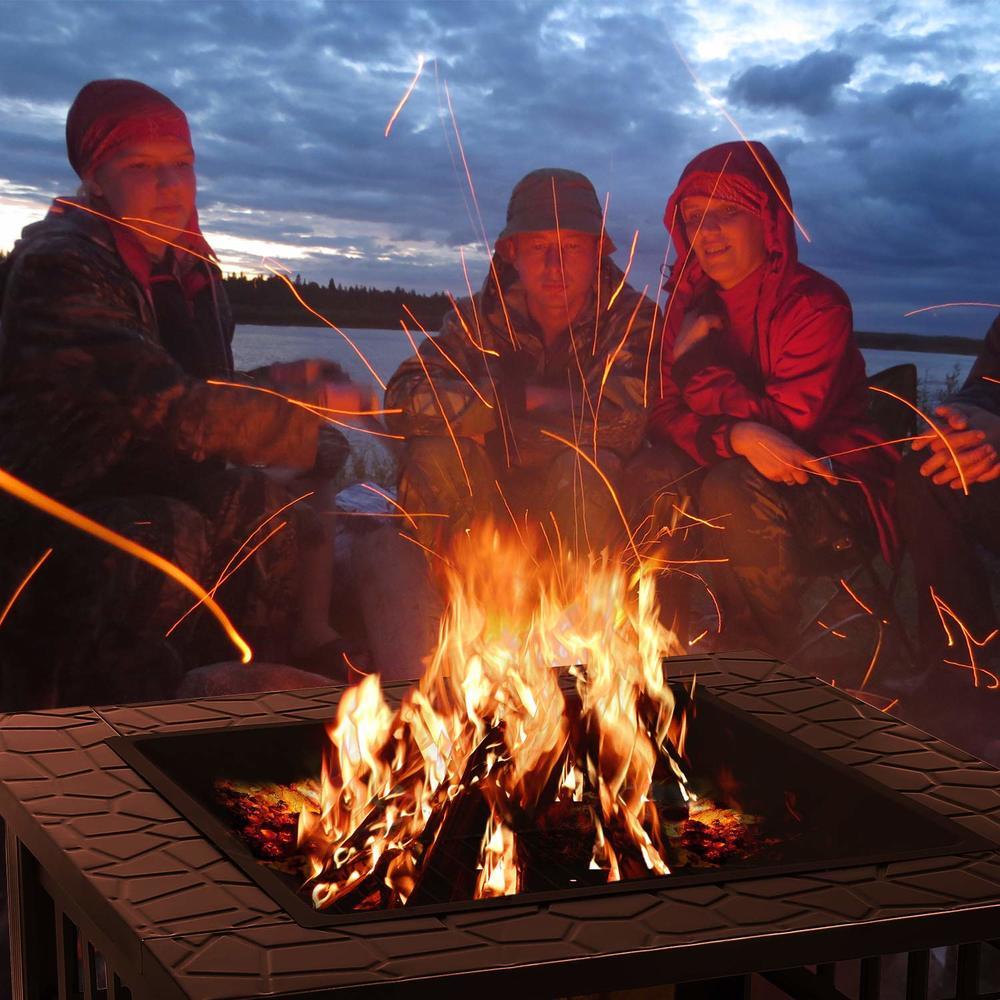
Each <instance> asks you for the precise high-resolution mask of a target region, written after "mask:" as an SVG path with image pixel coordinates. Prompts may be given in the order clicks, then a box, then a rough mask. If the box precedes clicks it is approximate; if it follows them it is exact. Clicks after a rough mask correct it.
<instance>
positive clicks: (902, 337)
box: [235, 310, 983, 356]
mask: <svg viewBox="0 0 1000 1000" xmlns="http://www.w3.org/2000/svg"><path fill="white" fill-rule="evenodd" d="M235 320H236V322H237V324H245V325H248V326H275V327H279V326H302V327H308V326H316V327H319V326H323V325H324V324H323V323H321V322H320V321H319V320H317V319H314V318H313V317H312V316H310V315H309V313H307V312H306V311H305V310H302V311H301V312H299V313H297V314H295V315H294V316H290V315H282V316H270V317H268V316H254V315H252V314H250V313H249V312H248V311H245V310H239V311H237V312H236V316H235ZM437 325H438V324H433V325H431V326H429V327H428V329H429V330H431V332H433V330H435V329H436V328H437ZM338 326H342V327H345V328H348V329H352V330H386V331H391V325H387V324H386V323H385V320H384V318H382V321H381V322H367V323H366V322H364V321H362V320H361V319H359V318H358V317H351V319H350V321H344V322H342V323H338ZM396 332H398V331H396ZM854 335H855V337H856V338H857V342H858V347H861V348H866V349H869V350H881V351H916V352H918V353H920V354H966V355H972V356H975V355H977V354H978V353H979V349H980V347H982V343H983V338H982V337H955V336H947V335H942V334H920V333H878V332H873V331H868V330H856V331H855V333H854Z"/></svg>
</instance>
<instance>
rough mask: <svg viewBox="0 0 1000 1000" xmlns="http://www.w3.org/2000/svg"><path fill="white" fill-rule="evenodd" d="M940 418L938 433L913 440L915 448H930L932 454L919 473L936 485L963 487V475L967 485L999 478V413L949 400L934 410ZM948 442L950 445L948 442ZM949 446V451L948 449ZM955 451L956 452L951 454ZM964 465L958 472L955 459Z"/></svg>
mask: <svg viewBox="0 0 1000 1000" xmlns="http://www.w3.org/2000/svg"><path fill="white" fill-rule="evenodd" d="M934 412H935V414H936V415H937V416H938V417H940V418H941V424H940V425H939V429H940V430H941V432H942V435H943V437H944V440H942V439H941V438H940V437H938V436H937V435H934V437H928V438H922V439H921V440H918V441H914V443H913V450H914V451H923V450H925V449H926V448H928V447H929V448H930V450H931V452H932V455H931V457H930V458H928V459H927V461H926V462H924V464H923V465H921V466H920V474H921V475H922V476H927V477H929V478H930V479H931V481H932V482H933V483H934V484H935V485H937V486H950V487H951V488H952V489H954V490H958V489H961V488H962V477H963V476H964V478H965V482H966V484H968V485H972V484H973V483H988V482H992V481H993V480H994V479H997V478H998V477H1000V460H998V457H997V453H998V449H1000V416H997V415H996V414H995V413H991V412H990V411H989V410H984V409H983V408H982V407H979V406H973V405H972V404H971V403H946V404H944V405H942V406H939V407H937V408H936V409H935V411H934ZM945 441H947V444H945ZM949 449H950V450H949ZM952 453H954V455H953V454H952ZM956 459H957V460H958V466H959V467H961V470H962V475H961V476H960V475H959V472H958V467H957V466H956V465H955V460H956Z"/></svg>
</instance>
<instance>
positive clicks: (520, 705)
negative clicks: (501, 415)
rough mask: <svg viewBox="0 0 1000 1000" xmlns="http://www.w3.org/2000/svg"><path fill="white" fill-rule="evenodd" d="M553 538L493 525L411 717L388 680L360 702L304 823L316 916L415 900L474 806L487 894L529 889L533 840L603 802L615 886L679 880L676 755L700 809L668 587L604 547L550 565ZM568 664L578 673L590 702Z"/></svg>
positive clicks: (335, 735) (340, 723)
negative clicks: (676, 679) (676, 685)
mask: <svg viewBox="0 0 1000 1000" xmlns="http://www.w3.org/2000/svg"><path fill="white" fill-rule="evenodd" d="M538 541H539V540H538V539H533V538H529V537H528V536H527V535H526V534H524V533H522V534H521V535H520V536H519V537H517V538H513V537H511V536H509V535H507V534H503V533H501V531H500V530H499V529H497V527H496V526H495V525H493V524H492V523H484V524H480V525H478V526H476V527H474V528H472V529H471V530H470V531H469V532H468V533H467V534H465V535H462V536H460V538H459V540H458V541H457V543H456V546H455V551H454V552H453V553H451V558H450V559H449V561H448V568H447V570H446V571H445V573H446V578H447V579H446V585H447V593H448V603H447V607H446V610H445V613H444V615H443V618H442V622H441V629H440V635H439V642H438V646H437V649H436V650H435V652H434V654H433V657H432V659H431V662H430V663H429V665H428V668H427V670H426V672H425V674H424V676H423V678H421V680H420V681H419V683H418V684H417V685H416V686H415V687H414V688H413V689H411V690H410V691H409V692H408V693H407V694H406V696H405V697H404V699H403V701H402V704H401V705H400V707H399V708H398V710H396V711H393V710H392V709H391V708H390V707H389V706H388V705H387V703H386V701H385V698H384V696H383V693H382V691H381V688H380V685H379V680H378V677H377V676H375V675H371V676H368V677H366V678H365V679H364V680H363V681H362V682H361V683H360V684H358V685H356V686H355V687H352V688H350V689H348V690H347V691H346V692H345V694H344V696H343V698H342V699H341V701H340V705H339V708H338V712H337V717H336V719H335V720H334V721H333V722H332V723H331V724H330V725H329V726H328V727H327V732H328V735H329V740H330V743H329V749H328V753H327V754H326V756H325V759H324V762H323V772H322V780H321V805H320V810H319V812H318V813H312V812H303V813H301V814H300V818H299V830H298V843H299V848H300V850H301V851H302V852H303V853H304V855H305V856H306V857H307V858H308V860H309V865H310V871H311V874H312V878H311V879H310V883H309V884H310V886H311V894H312V899H313V903H314V905H315V906H316V907H317V908H324V907H328V906H330V905H332V904H334V903H337V902H340V901H343V900H344V899H345V897H347V896H350V897H351V900H352V902H351V905H352V907H353V908H357V907H361V908H364V906H365V905H366V900H375V899H381V900H383V903H382V904H379V905H384V901H385V899H386V896H387V894H388V905H394V906H400V905H404V904H405V903H406V901H407V900H408V899H409V898H410V897H411V896H412V895H413V894H414V893H415V892H416V891H419V888H420V886H421V882H422V880H424V879H426V878H428V877H429V876H428V871H429V869H430V868H432V867H433V863H432V860H433V854H434V851H435V847H436V845H437V843H438V841H439V840H441V839H442V832H443V830H444V829H445V827H446V825H447V823H448V822H449V819H448V817H449V815H451V814H452V813H453V812H456V811H458V810H459V809H460V808H466V809H468V808H474V807H476V808H483V807H485V808H486V809H487V810H488V815H487V819H486V821H485V824H484V825H481V826H479V827H477V831H478V830H483V831H484V832H483V835H482V841H481V844H480V845H479V848H478V859H477V860H476V861H475V864H474V869H475V871H476V876H477V877H476V882H475V887H474V892H473V895H474V898H483V897H489V896H503V895H511V894H514V893H517V892H518V891H521V887H522V884H523V874H524V868H523V866H524V855H525V854H526V852H529V850H530V846H529V845H528V844H527V843H522V838H521V836H520V831H522V830H524V829H526V828H528V827H530V826H531V825H532V824H533V823H534V822H535V821H536V820H537V819H538V817H540V816H543V815H544V814H545V810H549V809H552V808H564V809H572V808H577V809H584V810H586V809H589V810H590V813H589V815H590V822H589V826H588V829H589V830H590V831H591V833H592V835H593V843H592V846H591V847H590V848H588V849H587V852H586V853H587V854H589V855H590V856H591V857H592V860H591V862H590V868H591V869H592V870H594V871H602V872H605V873H607V881H617V880H619V879H620V878H622V877H623V876H625V877H635V876H636V875H637V874H642V871H643V870H644V871H645V872H646V873H650V874H665V873H667V872H669V866H668V863H667V857H666V851H665V846H664V838H663V836H662V832H661V829H660V814H659V810H658V808H657V807H656V804H655V803H654V802H653V801H652V799H651V794H652V785H653V775H654V770H656V769H657V766H658V762H659V767H660V771H661V776H662V771H663V769H664V767H663V762H664V761H666V762H667V771H668V774H669V775H670V776H671V778H672V780H675V781H676V782H677V784H678V786H679V792H680V797H682V798H683V799H684V801H686V800H687V793H686V791H685V789H684V784H685V781H686V779H685V776H684V773H683V771H682V769H681V765H680V760H681V757H682V755H683V751H684V735H685V719H684V715H683V713H682V712H679V711H677V710H676V705H675V701H674V697H673V694H672V692H671V689H670V688H669V686H668V685H667V683H666V681H665V679H664V677H663V669H662V658H663V657H664V656H665V655H668V654H670V653H674V652H677V651H678V650H679V645H678V643H677V640H676V638H675V636H674V635H673V633H671V632H670V631H668V630H667V629H666V628H664V627H663V626H662V625H661V624H660V621H659V609H658V606H657V601H656V593H655V580H654V577H653V575H652V573H651V572H650V571H648V570H647V569H645V568H644V567H640V568H639V569H638V570H634V569H633V570H626V569H624V568H623V567H622V566H621V565H619V564H618V563H617V562H615V561H614V560H613V559H612V558H610V557H608V556H607V555H604V556H599V557H598V556H592V557H590V558H586V559H580V558H575V557H573V556H570V555H568V554H564V555H562V556H561V557H558V558H556V559H552V558H551V556H550V555H549V554H548V553H547V552H546V557H545V558H542V550H541V546H540V545H539V544H538ZM558 664H568V665H571V668H570V674H571V675H572V680H573V683H574V684H575V688H576V694H577V696H578V697H577V698H572V697H570V698H569V699H567V697H566V696H565V695H564V692H563V688H562V687H561V685H560V672H559V671H558V670H555V669H553V667H554V666H555V665H558ZM585 802H590V803H591V805H590V806H587V805H585V804H584V803H585ZM470 803H471V804H470ZM553 803H558V805H557V806H553ZM477 804H478V805H477ZM477 836H478V832H477ZM623 854H625V855H627V857H623ZM640 859H641V860H640ZM584 863H586V862H584ZM630 866H631V867H630ZM637 866H639V870H638V871H636V870H635V869H636V867H637Z"/></svg>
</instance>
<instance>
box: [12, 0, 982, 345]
mask: <svg viewBox="0 0 1000 1000" xmlns="http://www.w3.org/2000/svg"><path fill="white" fill-rule="evenodd" d="M998 36H1000V4H993V3H991V2H981V0H950V2H948V0H923V2H922V0H905V2H900V3H891V2H883V0H816V2H809V0H801V2H800V0H742V2H740V0H734V2H727V3H721V2H712V3H708V2H703V0H668V2H664V3H656V2H646V3H642V4H639V3H622V2H616V0H611V2H579V0H554V2H542V0H538V2H507V0H492V2H484V3H476V2H459V0H455V2H402V3H396V2H378V0H369V2H365V3H323V2H319V0H303V2H296V0H285V2H270V0H265V2H239V0H228V2H196V3H187V2H184V0H169V2H147V0H133V2H128V0H118V2H86V0H27V2H22V0H0V249H3V248H7V247H9V246H10V245H11V244H12V243H13V240H14V239H15V238H16V235H17V232H18V231H19V229H20V227H21V226H22V225H23V224H24V223H25V222H27V221H30V220H31V219H33V218H36V217H38V215H39V214H40V213H41V212H42V211H43V210H44V206H45V204H46V202H47V200H48V198H49V197H51V196H52V195H54V194H60V193H70V192H72V190H73V188H74V186H75V179H74V176H73V174H72V172H71V171H70V168H69V166H68V164H67V162H66V156H65V147H64V141H63V123H64V120H65V115H66V110H67V108H68V107H69V104H70V102H71V101H72V98H73V96H74V95H75V93H76V91H77V89H78V88H79V87H80V86H81V85H82V84H83V83H85V82H86V81H87V80H89V79H92V78H95V77H106V76H127V77H133V78H138V79H142V80H144V81H146V82H148V83H150V84H152V85H153V86H156V87H158V88H160V89H162V90H164V91H165V92H166V93H168V94H169V95H170V96H171V97H173V98H174V99H175V100H176V101H177V102H178V103H179V104H180V105H181V106H182V107H184V108H185V110H186V111H187V112H188V114H189V116H190V119H191V122H192V126H193V131H194V136H195V145H196V150H197V153H198V169H199V182H200V190H201V194H200V203H201V206H202V220H203V224H204V228H205V230H206V232H207V233H208V234H209V236H210V239H211V240H212V242H213V243H214V245H215V246H216V248H217V250H218V251H219V252H220V255H221V256H222V258H223V261H224V263H225V265H226V266H227V267H228V268H231V269H240V268H245V269H249V270H253V269H255V268H256V267H257V266H258V265H259V262H260V260H261V258H262V256H265V255H267V256H272V257H276V258H278V259H280V260H282V261H283V262H284V263H286V264H287V265H289V266H290V267H292V268H293V269H295V270H297V271H299V272H301V273H302V275H303V276H304V277H307V278H312V279H316V280H320V281H324V282H325V281H326V280H328V279H329V278H331V277H333V278H335V279H336V280H337V281H338V282H344V283H351V282H362V283H366V284H372V285H377V286H381V287H391V286H395V285H402V286H404V287H407V288H416V289H418V290H421V291H432V290H439V289H445V288H447V289H451V290H454V291H456V292H459V291H461V290H462V289H463V288H464V279H463V277H462V267H461V257H460V252H461V251H464V253H465V255H466V257H467V259H468V262H469V267H470V271H471V272H472V276H473V277H472V280H473V282H474V283H476V284H478V283H479V280H480V278H481V276H482V273H483V264H484V258H483V255H482V241H481V238H480V237H479V230H478V224H477V223H474V221H473V217H472V216H471V215H470V211H469V198H468V188H467V185H466V181H465V177H464V173H463V172H462V170H461V164H460V162H458V163H457V165H456V157H457V149H456V142H455V135H454V131H453V129H452V124H451V120H450V118H449V116H448V111H447V104H446V99H445V91H444V84H445V81H447V86H448V89H449V92H450V96H451V101H452V106H453V108H454V113H455V116H456V119H457V123H458V127H459V129H460V130H461V136H462V140H463V142H464V148H465V152H466V155H467V158H468V164H469V168H470V171H471V175H472V179H473V183H474V186H475V190H476V193H477V195H478V200H479V204H480V206H481V209H482V217H483V222H484V225H485V230H486V233H487V235H488V238H489V239H492V238H493V236H494V235H495V234H496V232H497V231H498V230H499V229H500V228H501V226H502V223H503V212H504V206H505V204H506V199H507V195H508V193H509V191H510V189H511V187H512V186H513V184H514V183H515V182H516V181H517V179H518V178H519V177H520V176H521V175H522V174H524V173H526V172H527V171H528V170H530V169H533V168H535V167H538V166H543V165H559V166H568V167H573V168H576V169H579V170H582V171H584V172H585V173H587V174H589V176H590V177H591V178H592V179H593V181H594V183H595V185H596V186H597V188H598V191H599V193H600V195H601V197H602V198H603V196H604V193H605V192H608V191H610V195H611V200H610V209H609V217H608V225H609V229H610V231H611V232H612V233H613V234H614V236H615V237H616V240H617V242H618V244H619V247H620V248H621V249H620V250H619V253H618V259H619V261H620V263H622V264H624V258H625V256H626V251H627V247H628V244H629V242H630V240H631V236H632V233H633V231H634V230H636V229H638V230H639V242H638V254H637V259H636V263H635V265H634V268H633V276H634V280H633V284H636V285H637V287H639V288H641V287H643V285H645V284H646V283H649V284H650V285H651V287H655V283H656V279H657V276H658V269H659V266H660V263H661V261H662V259H663V254H664V250H665V248H666V232H665V230H664V228H663V226H662V223H661V216H662V212H663V205H664V203H665V201H666V197H667V195H668V194H669V191H670V188H671V187H672V185H673V183H674V182H675V181H676V179H677V176H678V174H679V172H680V170H681V168H682V167H683V165H684V163H685V162H686V161H687V160H688V159H689V158H690V157H691V156H692V155H693V154H694V153H696V152H697V151H698V150H699V149H702V148H704V147H706V146H709V145H712V144H714V143H717V142H721V141H725V140H729V139H731V138H735V133H734V130H733V127H732V125H730V124H729V122H727V120H726V118H725V116H724V115H723V114H722V112H721V110H720V108H725V109H726V110H727V111H728V112H729V113H730V114H731V115H732V116H733V117H734V118H735V119H736V120H737V121H738V122H739V123H740V125H741V126H742V128H743V129H744V130H745V131H746V132H747V133H748V134H749V135H751V136H753V137H755V138H759V139H762V140H763V141H765V142H767V143H768V144H769V145H770V146H771V148H772V149H773V150H774V152H775V153H776V155H777V156H778V159H779V160H780V161H781V163H782V165H783V167H784V169H785V172H786V174H787V175H788V177H789V180H790V183H791V186H792V192H793V196H794V198H795V202H796V207H797V211H798V214H799V216H800V218H801V220H802V222H803V223H804V225H805V226H806V228H807V229H808V230H809V232H810V234H811V236H812V239H813V242H812V244H811V245H809V246H806V247H804V248H803V257H804V259H805V260H806V261H807V262H808V263H810V264H812V265H813V266H815V267H818V268H819V269H821V270H823V271H825V272H827V273H829V274H830V275H831V276H833V277H834V278H836V279H837V280H838V281H840V282H841V284H843V285H844V287H845V288H846V289H847V291H848V293H849V294H850V296H851V298H852V299H853V301H854V304H855V311H856V321H857V326H858V327H859V328H861V329H882V330H907V331H914V332H919V331H928V332H940V333H964V334H978V333H980V332H982V331H983V330H984V329H985V327H986V326H987V325H988V321H989V319H990V318H991V315H992V314H991V312H990V311H988V310H982V309H979V310H975V309H953V310H947V311H943V312H938V313H934V314H928V315H925V316H921V317H917V318H914V319H904V318H903V315H902V314H903V313H904V312H905V311H907V310H908V309H912V308H916V307H919V306H923V305H926V304H930V303H934V302H944V301H952V300H985V301H998V296H1000V287H998V286H1000V281H998V277H1000V276H998V267H997V264H998V250H997V235H996V234H997V221H996V216H997V209H998V207H1000V125H998V118H1000V116H998V111H1000V49H998V46H997V37H998ZM678 51H679V52H680V53H683V55H684V57H685V58H686V60H687V61H688V62H689V64H690V67H691V69H692V71H693V73H694V74H695V75H696V77H697V82H696V81H695V80H694V79H693V78H692V76H691V75H689V72H688V70H687V69H686V68H685V66H684V64H683V62H682V60H681V58H680V57H679V55H678ZM421 56H423V57H424V58H425V59H426V60H427V63H426V66H425V69H424V72H423V75H422V77H421V79H420V81H419V83H418V86H417V88H416V90H415V92H414V93H413V95H412V97H411V98H410V101H409V102H408V104H407V105H406V107H405V108H404V109H403V111H402V113H401V115H400V117H399V119H398V120H397V122H396V124H395V126H394V128H393V131H392V134H391V135H390V137H389V138H388V139H386V138H384V137H383V130H384V128H385V125H386V121H387V120H388V118H389V115H390V113H391V112H392V109H393V108H394V106H395V105H396V103H397V102H398V101H399V99H400V97H401V96H402V94H403V92H404V91H405V89H406V87H407V84H408V83H409V81H410V79H411V78H412V76H413V74H414V71H415V69H416V67H417V63H418V59H419V58H420V57H421ZM332 318H333V319H336V317H332Z"/></svg>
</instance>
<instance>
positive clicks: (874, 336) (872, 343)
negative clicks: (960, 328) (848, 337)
mask: <svg viewBox="0 0 1000 1000" xmlns="http://www.w3.org/2000/svg"><path fill="white" fill-rule="evenodd" d="M854 336H855V337H856V338H857V341H858V347H863V348H868V349H870V350H882V351H917V352H919V353H921V354H970V355H973V356H975V355H977V354H978V353H979V350H980V348H981V347H982V346H983V338H982V337H949V336H945V335H941V334H920V333H870V332H867V331H864V330H855V331H854Z"/></svg>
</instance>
